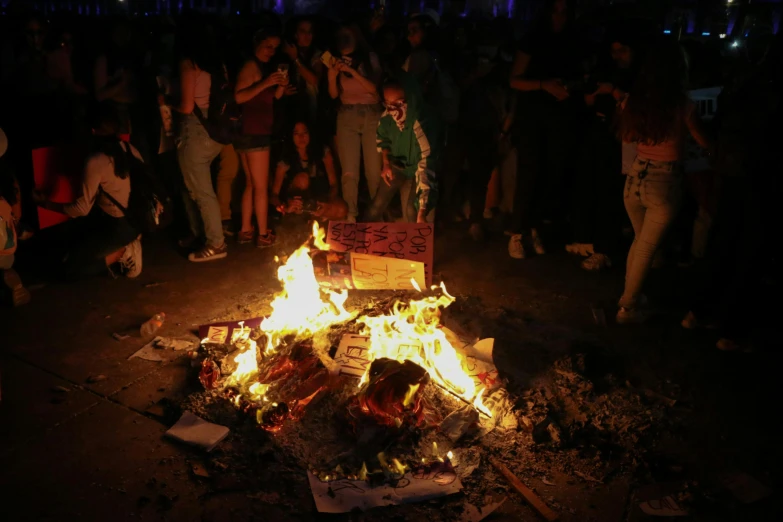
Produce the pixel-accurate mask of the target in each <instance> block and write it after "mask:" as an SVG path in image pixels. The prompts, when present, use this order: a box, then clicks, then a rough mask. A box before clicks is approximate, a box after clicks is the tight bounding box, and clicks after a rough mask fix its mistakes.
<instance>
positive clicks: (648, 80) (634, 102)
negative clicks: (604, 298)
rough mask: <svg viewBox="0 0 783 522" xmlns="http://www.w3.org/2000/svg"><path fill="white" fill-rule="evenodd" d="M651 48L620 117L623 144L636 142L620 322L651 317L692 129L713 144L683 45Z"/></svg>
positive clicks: (703, 142) (627, 203) (626, 195)
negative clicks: (649, 282)
mask: <svg viewBox="0 0 783 522" xmlns="http://www.w3.org/2000/svg"><path fill="white" fill-rule="evenodd" d="M650 49H651V51H650V54H649V56H648V57H647V59H646V61H645V63H644V64H643V65H642V67H641V69H640V70H639V73H638V76H637V77H636V80H635V82H634V84H633V87H632V88H631V91H630V93H629V95H628V97H627V98H626V99H625V100H624V101H623V102H622V104H621V107H622V108H621V111H622V112H621V113H620V116H619V133H620V138H621V139H622V141H623V143H635V144H636V159H635V160H634V161H633V164H632V165H631V169H630V172H629V173H628V178H627V180H626V183H625V192H624V196H623V198H624V202H625V209H626V211H627V212H628V217H629V218H630V219H631V225H632V226H633V230H634V241H633V244H632V245H631V249H630V251H629V252H628V261H627V265H626V274H625V290H624V292H623V295H622V297H621V298H620V303H619V306H620V308H619V310H618V311H617V322H618V323H620V324H624V323H633V322H641V321H644V320H645V319H646V318H647V316H648V315H649V314H648V311H647V310H646V308H645V305H646V302H647V299H646V298H645V297H644V295H643V294H642V287H643V286H644V281H645V279H646V278H647V273H648V272H649V271H650V267H651V266H652V262H653V257H654V256H655V252H656V251H657V250H658V247H659V246H660V244H661V242H662V240H663V238H664V236H665V234H666V231H667V230H668V228H669V226H670V225H671V224H672V222H673V221H674V218H675V217H676V216H677V212H678V211H679V209H680V205H681V203H682V175H681V170H680V168H679V167H680V165H679V162H680V159H681V154H682V149H683V146H684V139H685V137H686V133H690V134H691V135H692V136H693V138H694V139H695V140H696V141H697V142H698V143H699V145H701V146H702V147H705V148H709V141H708V139H707V137H706V136H705V134H704V131H703V126H702V122H701V120H700V118H699V116H698V114H697V112H696V107H695V105H694V103H693V102H692V101H690V99H689V98H688V93H687V90H686V88H687V79H686V78H687V66H686V64H685V58H684V55H683V52H682V49H680V47H679V44H678V43H677V42H676V41H673V40H668V39H662V41H661V42H659V43H658V44H657V45H653V46H651V47H650Z"/></svg>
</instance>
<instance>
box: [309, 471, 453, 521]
mask: <svg viewBox="0 0 783 522" xmlns="http://www.w3.org/2000/svg"><path fill="white" fill-rule="evenodd" d="M307 478H308V479H309V480H310V490H311V491H312V492H313V498H314V499H315V506H316V508H318V511H319V512H321V513H348V512H349V511H351V510H354V509H356V508H359V509H361V510H362V511H366V510H368V509H372V508H374V507H380V506H393V505H399V504H410V503H413V502H424V501H427V500H430V499H433V498H439V497H445V496H446V495H452V494H454V493H458V492H460V491H461V490H462V483H461V482H460V480H459V478H457V475H456V474H455V473H454V472H450V473H446V472H440V473H432V474H428V475H423V476H422V475H414V474H413V473H407V474H406V475H405V476H404V477H403V478H402V479H401V480H400V481H399V482H398V483H397V487H392V486H390V485H383V486H378V487H375V488H371V487H370V485H369V484H368V483H367V482H366V481H364V480H348V479H343V480H334V481H332V482H321V481H320V480H319V479H318V477H316V476H315V475H313V474H312V473H308V474H307Z"/></svg>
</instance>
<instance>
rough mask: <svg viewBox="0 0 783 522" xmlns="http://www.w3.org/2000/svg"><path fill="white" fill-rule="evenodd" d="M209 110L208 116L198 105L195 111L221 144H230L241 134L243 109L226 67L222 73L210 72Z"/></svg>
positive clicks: (210, 134) (212, 135)
mask: <svg viewBox="0 0 783 522" xmlns="http://www.w3.org/2000/svg"><path fill="white" fill-rule="evenodd" d="M210 78H211V85H210V87H209V110H208V111H207V115H206V117H204V113H202V112H201V108H200V107H199V106H198V105H196V106H194V108H193V113H194V114H195V115H196V117H197V118H198V119H199V121H200V122H201V124H202V125H203V126H204V128H205V129H206V130H207V134H209V137H210V138H212V139H213V140H214V141H216V142H218V143H220V144H221V145H228V144H229V143H231V142H232V141H234V138H236V137H237V136H238V135H239V134H240V132H239V131H240V129H241V118H242V110H241V108H240V107H239V104H238V103H237V102H236V100H235V99H234V84H233V83H232V82H231V81H229V79H228V72H227V71H226V69H225V67H223V68H222V69H221V72H220V73H210Z"/></svg>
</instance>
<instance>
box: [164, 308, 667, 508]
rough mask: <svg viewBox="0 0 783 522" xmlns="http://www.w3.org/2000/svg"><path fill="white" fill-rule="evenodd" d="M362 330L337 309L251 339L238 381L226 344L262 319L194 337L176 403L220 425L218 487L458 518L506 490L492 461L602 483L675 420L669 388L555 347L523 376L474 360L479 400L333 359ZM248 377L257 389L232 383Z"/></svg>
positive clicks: (376, 311)
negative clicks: (319, 328) (198, 341)
mask: <svg viewBox="0 0 783 522" xmlns="http://www.w3.org/2000/svg"><path fill="white" fill-rule="evenodd" d="M401 297H404V294H399V293H398V294H395V295H394V296H392V297H391V298H389V299H386V300H383V301H381V302H380V303H374V304H371V305H368V306H367V307H366V308H365V310H364V316H375V315H381V314H384V313H388V312H389V311H390V310H391V309H392V308H393V306H394V303H395V302H397V301H399V300H400V299H401ZM361 333H362V330H361V328H360V325H359V324H357V323H356V321H348V322H346V323H343V324H340V325H335V326H331V327H330V328H329V329H328V330H327V331H325V332H322V333H321V334H319V338H318V339H313V338H311V337H310V338H304V339H297V338H296V336H289V337H288V338H286V339H284V341H283V342H282V343H281V346H280V347H279V349H278V350H277V351H276V352H275V353H274V355H272V356H266V357H265V356H263V353H262V351H261V350H259V351H258V352H256V351H255V350H254V351H253V353H254V354H256V357H255V361H254V364H255V365H257V371H256V372H255V373H253V376H252V384H250V385H248V382H242V378H243V377H242V374H241V369H240V371H239V372H238V366H241V364H242V361H241V360H240V362H237V355H238V354H243V353H244V354H247V353H249V351H248V350H247V348H248V343H250V342H252V343H253V344H254V345H255V344H258V345H263V343H264V341H265V336H264V333H263V332H261V331H260V330H258V329H255V330H250V331H248V332H247V333H246V335H244V336H243V337H241V338H239V339H235V341H236V342H232V343H229V344H204V345H202V346H201V348H200V349H199V351H198V352H197V353H196V354H194V355H193V357H192V362H191V365H192V376H193V379H194V381H195V380H196V379H198V380H199V382H200V383H201V385H202V386H203V387H204V391H201V392H197V393H193V394H191V395H190V396H188V397H187V398H186V399H184V400H183V401H182V402H181V403H180V404H178V405H176V406H177V409H179V410H181V411H185V410H187V411H190V412H192V413H194V414H196V415H198V416H199V417H201V418H203V419H206V420H208V421H210V422H213V423H216V424H220V425H223V426H227V427H229V428H230V429H231V431H232V436H231V437H229V438H228V439H227V440H226V441H225V442H224V443H222V444H221V445H220V446H218V447H217V448H216V449H215V450H214V451H213V453H212V457H211V459H210V460H209V461H208V463H207V467H209V468H210V473H212V474H215V475H217V476H218V477H221V478H220V480H217V481H216V484H215V485H214V487H215V489H216V490H218V491H219V490H222V489H223V488H225V487H227V486H226V483H228V484H229V486H228V487H229V488H231V487H234V488H240V489H243V490H247V491H256V492H258V493H255V494H256V495H261V497H263V498H261V497H259V498H261V500H264V501H265V502H268V503H273V504H277V505H280V506H285V509H286V511H287V512H290V513H310V512H311V511H312V507H311V506H312V504H311V503H310V502H309V498H314V499H315V502H316V507H317V508H318V510H319V511H325V512H333V513H338V512H348V511H351V510H355V509H361V510H366V509H370V508H373V507H378V506H386V505H393V504H409V503H412V502H421V501H430V502H429V503H422V504H418V505H417V507H415V508H412V507H410V506H407V507H408V509H416V510H419V511H417V512H416V513H418V515H413V516H427V517H428V518H430V519H432V520H453V519H454V518H457V519H465V518H464V517H465V516H466V513H467V511H468V510H469V508H471V506H486V504H487V499H488V498H490V497H494V498H497V495H498V494H503V493H505V492H510V491H513V488H512V486H511V485H510V483H509V481H508V480H507V477H504V476H503V475H502V474H501V473H499V472H498V470H497V468H496V467H495V466H493V465H492V464H491V462H493V461H501V462H503V463H504V464H505V466H507V468H508V469H511V470H513V472H514V474H516V475H517V476H518V477H519V478H520V479H521V480H522V482H524V481H525V479H527V478H530V477H536V478H539V479H541V480H543V481H544V482H545V483H547V482H548V481H550V480H552V479H551V477H552V473H553V471H557V472H559V473H562V474H565V475H568V476H570V477H573V480H575V481H580V482H586V483H589V484H595V485H598V484H604V483H606V482H608V481H609V480H611V479H612V478H613V477H616V476H618V475H623V474H633V473H637V472H644V471H645V469H646V465H647V464H646V458H647V454H648V452H649V451H651V450H653V449H654V447H655V444H656V441H657V440H658V437H659V435H660V434H661V433H662V432H663V431H666V430H670V429H672V428H673V427H674V424H676V421H675V420H673V417H672V415H671V412H672V408H673V406H674V405H675V401H674V399H671V398H669V397H668V396H666V395H665V394H662V393H656V392H652V391H650V390H638V389H634V388H633V387H631V386H629V385H628V383H624V382H619V381H618V380H617V379H616V378H615V377H613V376H612V375H603V376H600V377H597V376H595V375H593V373H594V372H591V371H590V369H589V368H588V365H587V363H586V360H589V359H587V358H586V357H585V356H584V355H583V354H573V355H566V356H563V357H561V358H559V359H557V360H556V361H554V363H553V364H552V365H551V366H550V367H549V369H548V370H547V371H546V372H544V374H542V375H540V376H539V377H538V378H537V379H536V380H535V381H534V382H533V383H532V384H531V383H526V385H525V387H522V386H521V385H520V383H517V382H515V381H514V379H513V377H509V376H504V375H503V372H502V371H501V372H500V374H499V375H498V373H497V371H495V373H494V374H491V372H490V375H488V374H487V372H482V371H476V372H475V376H479V375H480V376H481V377H480V379H483V380H482V381H481V382H483V383H485V384H488V386H487V393H486V395H485V396H484V397H483V400H482V403H481V405H480V406H478V407H477V406H476V405H474V404H471V403H466V402H465V401H464V400H463V399H461V398H460V397H458V396H457V395H455V394H454V393H449V392H448V391H447V390H445V389H444V387H443V386H440V385H439V384H438V383H437V382H435V381H436V379H433V378H432V377H431V376H430V374H429V372H428V371H427V370H426V369H424V368H422V367H421V366H419V365H417V364H415V363H413V362H411V361H407V360H404V359H403V360H395V359H391V358H378V359H375V360H372V361H367V364H368V366H366V367H365V366H362V367H360V369H361V371H360V372H356V373H354V374H351V373H347V374H346V373H345V372H341V371H337V372H335V371H334V364H333V362H331V361H334V360H335V357H337V358H339V355H340V354H339V353H338V352H339V351H340V348H341V346H340V345H341V342H342V341H343V340H344V339H345V338H346V336H352V335H353V336H361ZM461 334H462V333H461V332H460V335H461ZM520 334H521V335H524V332H520ZM449 335H450V336H451V337H452V338H455V337H456V338H460V339H463V341H464V337H460V335H457V334H454V332H449ZM464 342H465V344H470V346H475V345H476V344H477V343H476V340H475V339H474V340H472V341H464ZM452 344H454V345H455V346H457V345H458V344H460V343H459V342H458V341H455V342H453V343H452ZM493 368H494V365H493ZM484 369H486V368H484ZM238 375H239V377H237V376H238ZM588 375H589V376H590V378H588ZM248 389H250V390H255V392H257V394H256V395H255V396H252V394H251V395H250V396H248V393H247V392H245V393H244V394H243V393H242V392H241V390H248ZM438 497H443V498H442V499H440V500H437V501H433V500H432V499H434V498H438ZM304 499H308V500H307V501H305V500H304ZM433 502H435V503H436V504H433ZM548 502H549V504H550V505H551V506H552V507H553V508H554V509H558V507H561V506H557V505H556V503H555V502H554V500H553V499H548ZM483 513H484V514H486V513H487V510H484V511H483ZM409 514H410V512H409ZM480 518H482V517H481V516H477V517H473V518H470V519H471V520H480Z"/></svg>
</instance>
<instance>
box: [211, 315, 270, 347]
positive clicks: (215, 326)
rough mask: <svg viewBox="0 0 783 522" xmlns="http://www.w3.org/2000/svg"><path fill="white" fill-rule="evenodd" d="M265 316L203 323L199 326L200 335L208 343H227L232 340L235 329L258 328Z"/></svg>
mask: <svg viewBox="0 0 783 522" xmlns="http://www.w3.org/2000/svg"><path fill="white" fill-rule="evenodd" d="M263 320H264V318H263V317H254V318H252V319H245V320H244V321H226V322H223V323H212V324H202V325H201V326H199V327H198V336H199V337H200V338H201V339H202V341H205V342H207V343H215V344H226V343H227V342H230V341H231V338H232V336H233V334H234V330H236V329H238V328H240V323H242V327H244V328H258V327H259V325H260V324H261V321H263Z"/></svg>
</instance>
